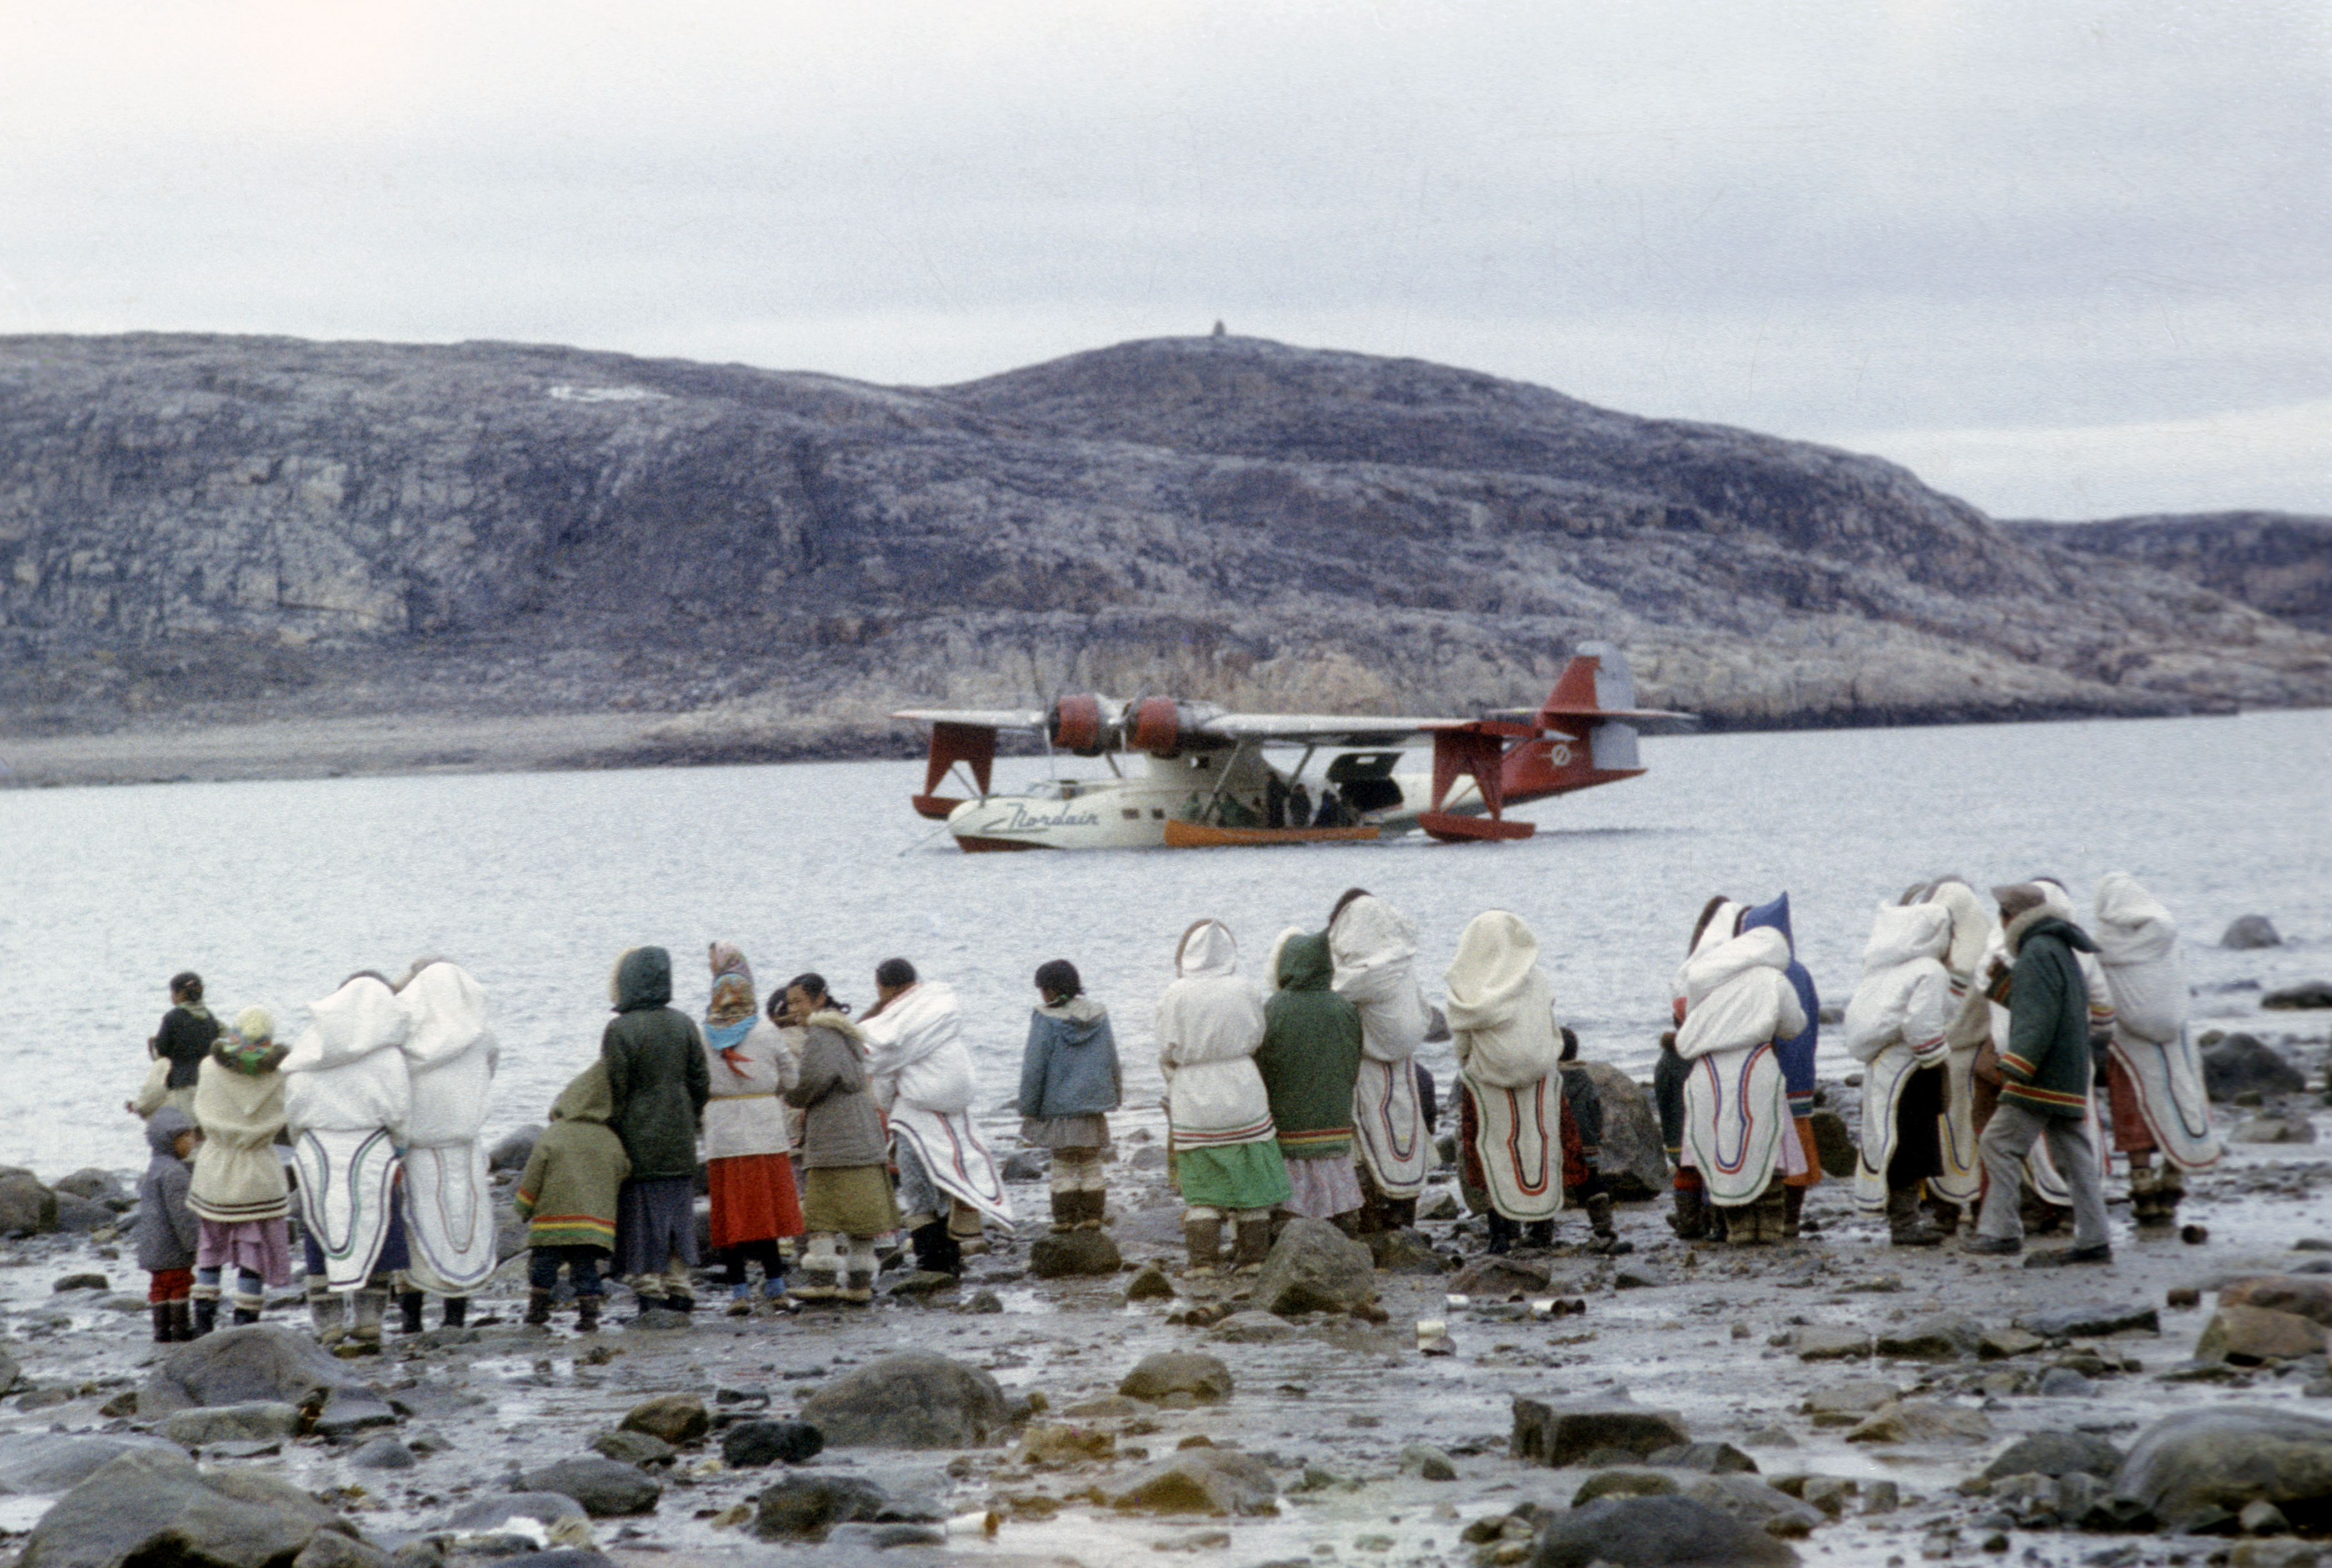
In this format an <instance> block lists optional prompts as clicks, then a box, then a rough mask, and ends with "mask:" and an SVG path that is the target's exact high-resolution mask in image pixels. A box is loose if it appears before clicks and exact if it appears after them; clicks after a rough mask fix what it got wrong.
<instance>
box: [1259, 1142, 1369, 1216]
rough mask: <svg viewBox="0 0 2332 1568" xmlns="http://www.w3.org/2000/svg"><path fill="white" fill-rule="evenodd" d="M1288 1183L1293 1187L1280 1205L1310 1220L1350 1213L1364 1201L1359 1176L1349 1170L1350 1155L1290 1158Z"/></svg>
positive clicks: (1350, 1165) (1350, 1166) (1350, 1163)
mask: <svg viewBox="0 0 2332 1568" xmlns="http://www.w3.org/2000/svg"><path fill="white" fill-rule="evenodd" d="M1287 1185H1288V1186H1289V1187H1291V1188H1293V1189H1294V1190H1293V1191H1292V1192H1291V1193H1290V1194H1289V1196H1288V1199H1287V1201H1286V1202H1285V1203H1283V1204H1281V1205H1280V1207H1281V1208H1283V1209H1286V1210H1288V1212H1290V1213H1292V1214H1301V1215H1304V1216H1305V1218H1307V1219H1334V1218H1335V1217H1336V1216H1337V1215H1339V1214H1349V1213H1351V1212H1352V1210H1353V1209H1358V1208H1359V1207H1360V1206H1361V1205H1362V1203H1363V1202H1365V1201H1366V1200H1365V1199H1363V1198H1362V1196H1361V1179H1360V1177H1359V1176H1358V1175H1357V1174H1356V1173H1355V1172H1354V1171H1353V1170H1352V1156H1351V1155H1350V1154H1331V1155H1329V1156H1327V1157H1326V1158H1324V1159H1320V1160H1290V1161H1289V1162H1287Z"/></svg>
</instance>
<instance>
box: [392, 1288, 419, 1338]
mask: <svg viewBox="0 0 2332 1568" xmlns="http://www.w3.org/2000/svg"><path fill="white" fill-rule="evenodd" d="M420 1332H421V1293H420V1292H419V1291H417V1290H400V1291H398V1292H397V1333H399V1334H419V1333H420Z"/></svg>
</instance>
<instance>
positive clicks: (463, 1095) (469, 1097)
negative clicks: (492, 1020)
mask: <svg viewBox="0 0 2332 1568" xmlns="http://www.w3.org/2000/svg"><path fill="white" fill-rule="evenodd" d="M397 1000H399V1001H400V1002H402V1003H403V1004H404V1005H405V1011H406V1018H408V1019H410V1020H411V1028H408V1029H407V1031H406V1036H405V1059H406V1064H407V1066H408V1067H409V1069H410V1071H411V1074H412V1080H413V1101H412V1109H411V1112H410V1114H409V1115H408V1117H407V1120H406V1143H411V1144H416V1145H428V1146H435V1145H439V1144H446V1143H464V1142H467V1141H468V1140H470V1139H473V1138H475V1137H476V1136H477V1135H478V1129H479V1128H480V1127H482V1126H483V1125H484V1123H485V1120H486V1113H487V1111H488V1110H489V1109H490V1108H491V1104H492V1095H493V1083H494V1067H495V1065H496V1063H497V1061H498V1059H499V1057H500V1055H501V1051H500V1047H498V1046H497V1045H496V1043H495V1040H494V1036H493V1031H492V1029H490V1028H487V1027H486V992H485V988H484V987H483V986H481V985H480V984H478V982H477V980H476V979H475V978H473V976H472V975H471V973H470V971H469V970H465V969H464V968H463V967H462V966H461V965H460V964H457V963H449V962H444V961H439V962H437V963H433V964H431V965H430V966H429V967H428V968H427V969H425V970H422V971H421V972H420V973H419V974H417V975H416V976H414V977H413V979H411V980H408V981H406V986H405V989H404V990H401V991H399V992H397Z"/></svg>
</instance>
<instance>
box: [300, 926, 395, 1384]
mask: <svg viewBox="0 0 2332 1568" xmlns="http://www.w3.org/2000/svg"><path fill="white" fill-rule="evenodd" d="M308 1011H309V1015H310V1022H309V1025H308V1027H307V1028H305V1029H303V1030H301V1034H300V1037H299V1038H298V1039H297V1040H295V1041H294V1042H292V1050H291V1054H290V1055H288V1056H285V1057H284V1058H283V1120H284V1125H285V1127H286V1128H287V1129H288V1130H289V1131H290V1133H291V1134H292V1162H293V1163H294V1164H295V1165H296V1166H297V1167H298V1169H299V1171H300V1223H301V1229H302V1230H304V1231H305V1232H306V1235H307V1248H308V1309H309V1312H310V1314H311V1316H312V1317H313V1319H314V1322H315V1328H316V1336H317V1338H318V1339H320V1340H321V1341H323V1342H324V1343H327V1344H330V1343H334V1342H336V1341H338V1340H339V1338H340V1337H341V1336H342V1334H343V1332H344V1331H343V1328H342V1324H341V1315H342V1307H343V1303H344V1300H345V1301H346V1303H347V1305H349V1307H350V1308H351V1309H352V1312H353V1316H354V1320H355V1322H354V1326H353V1328H352V1329H350V1330H348V1331H347V1332H348V1333H349V1335H350V1337H351V1338H353V1340H354V1341H355V1343H357V1345H358V1347H359V1348H378V1345H379V1343H380V1320H381V1315H382V1313H383V1312H385V1311H386V1310H387V1306H388V1289H389V1284H390V1281H391V1278H392V1277H393V1276H394V1275H395V1274H396V1272H397V1270H400V1269H403V1268H405V1267H407V1264H408V1255H407V1249H406V1239H405V1226H404V1224H403V1222H402V1221H401V1220H400V1219H398V1217H397V1173H398V1162H397V1145H398V1143H400V1142H401V1141H402V1140H403V1138H404V1136H405V1123H406V1116H407V1115H408V1114H410V1112H411V1109H412V1104H413V1077H412V1073H411V1070H410V1069H409V1068H408V1067H407V1066H406V1060H405V1053H404V1051H403V1050H401V1049H399V1047H402V1046H403V1045H404V1043H405V1037H406V1032H407V1031H408V1030H409V1029H411V1028H412V1027H413V1019H412V1016H411V1015H410V1014H409V1013H407V1012H406V1009H405V1005H404V1003H403V1002H402V1001H400V1000H399V999H398V998H397V993H396V992H395V991H394V990H391V989H390V987H389V983H388V980H387V978H386V977H384V976H382V975H380V974H378V973H376V972H374V971H372V970H363V971H360V972H358V973H357V974H352V975H350V976H349V978H348V979H347V980H345V981H344V982H342V984H341V986H340V989H339V990H336V991H334V992H333V993H332V994H331V995H330V996H328V997H326V998H324V999H322V1000H321V1001H317V1002H311V1003H310V1004H309V1007H308Z"/></svg>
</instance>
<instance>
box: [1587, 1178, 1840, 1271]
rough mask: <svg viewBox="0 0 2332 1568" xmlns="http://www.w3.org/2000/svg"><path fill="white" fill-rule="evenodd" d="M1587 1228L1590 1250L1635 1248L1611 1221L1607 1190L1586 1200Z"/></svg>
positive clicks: (1615, 1253) (1617, 1253) (1622, 1253)
mask: <svg viewBox="0 0 2332 1568" xmlns="http://www.w3.org/2000/svg"><path fill="white" fill-rule="evenodd" d="M1792 1190H1793V1191H1794V1190H1795V1189H1794V1188H1793V1189H1792ZM1587 1229H1589V1230H1591V1231H1592V1232H1593V1233H1594V1239H1593V1240H1592V1241H1590V1242H1589V1243H1588V1244H1587V1249H1588V1250H1589V1251H1590V1252H1600V1253H1601V1254H1602V1255H1603V1256H1604V1257H1626V1256H1627V1255H1628V1254H1629V1253H1630V1252H1633V1251H1635V1250H1636V1244H1635V1243H1634V1242H1632V1241H1623V1240H1621V1239H1620V1228H1619V1227H1618V1226H1616V1225H1614V1224H1612V1223H1611V1195H1610V1193H1609V1192H1598V1193H1596V1194H1594V1195H1593V1196H1592V1197H1591V1198H1589V1199H1588V1200H1587Z"/></svg>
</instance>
